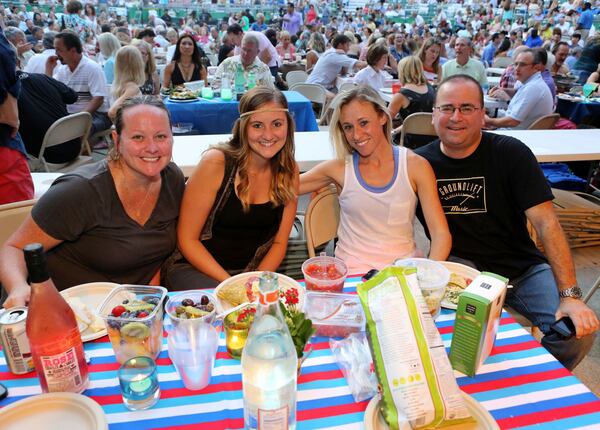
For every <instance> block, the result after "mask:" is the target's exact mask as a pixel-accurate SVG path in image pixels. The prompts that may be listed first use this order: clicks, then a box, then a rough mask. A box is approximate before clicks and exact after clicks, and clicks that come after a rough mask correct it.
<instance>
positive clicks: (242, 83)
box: [234, 64, 246, 94]
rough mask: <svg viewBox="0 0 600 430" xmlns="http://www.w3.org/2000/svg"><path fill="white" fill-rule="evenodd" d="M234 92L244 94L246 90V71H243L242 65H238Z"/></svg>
mask: <svg viewBox="0 0 600 430" xmlns="http://www.w3.org/2000/svg"><path fill="white" fill-rule="evenodd" d="M234 90H235V92H236V94H244V91H245V90H246V77H245V76H244V69H242V65H241V64H238V66H237V69H236V70H235V80H234Z"/></svg>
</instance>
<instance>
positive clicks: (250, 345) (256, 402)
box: [242, 272, 298, 430]
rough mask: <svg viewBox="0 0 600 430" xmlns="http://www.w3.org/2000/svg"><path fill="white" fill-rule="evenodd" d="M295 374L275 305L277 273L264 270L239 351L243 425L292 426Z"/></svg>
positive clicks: (280, 428) (295, 362)
mask: <svg viewBox="0 0 600 430" xmlns="http://www.w3.org/2000/svg"><path fill="white" fill-rule="evenodd" d="M297 377H298V357H297V355H296V349H295V347H294V343H293V341H292V337H291V336H290V332H289V330H288V327H287V324H286V322H285V320H284V318H283V314H282V313H281V309H280V306H279V284H278V280H277V274H275V273H270V272H264V273H263V274H262V275H261V276H260V281H259V293H258V308H257V311H256V317H255V319H254V323H253V324H252V327H251V329H250V334H249V335H248V339H247V340H246V345H245V346H244V350H243V352H242V385H243V393H244V425H245V428H246V429H252V430H255V429H261V428H269V429H273V430H287V429H292V430H293V429H295V428H296V390H297V386H296V383H297Z"/></svg>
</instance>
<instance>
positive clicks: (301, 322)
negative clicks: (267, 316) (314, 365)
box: [279, 288, 315, 358]
mask: <svg viewBox="0 0 600 430" xmlns="http://www.w3.org/2000/svg"><path fill="white" fill-rule="evenodd" d="M280 297H281V300H280V301H279V306H280V307H281V313H282V314H283V317H284V318H285V322H286V323H287V326H288V329H289V330H290V335H291V336H292V341H293V342H294V346H295V347H296V354H297V355H298V358H301V357H302V355H303V354H304V347H305V346H306V344H307V343H308V341H309V340H310V337H311V336H312V335H313V334H314V332H315V328H314V327H313V325H312V321H311V320H310V319H308V318H306V315H305V314H304V312H302V311H300V310H299V309H298V308H297V305H298V290H297V289H296V288H290V289H288V290H286V291H282V292H281V293H280ZM284 302H285V304H284Z"/></svg>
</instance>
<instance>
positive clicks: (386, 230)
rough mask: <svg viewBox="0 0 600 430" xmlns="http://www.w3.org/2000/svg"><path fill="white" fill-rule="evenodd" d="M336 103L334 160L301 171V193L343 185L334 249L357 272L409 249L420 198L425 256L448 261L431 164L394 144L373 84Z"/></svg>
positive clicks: (448, 241)
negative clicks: (426, 237)
mask: <svg viewBox="0 0 600 430" xmlns="http://www.w3.org/2000/svg"><path fill="white" fill-rule="evenodd" d="M334 103H335V106H336V108H335V110H334V112H333V116H332V120H331V126H330V132H331V139H332V142H333V144H334V147H335V150H336V155H337V159H335V160H329V161H325V162H323V163H321V164H319V165H317V166H315V167H314V168H313V169H311V170H310V171H309V172H306V173H304V174H302V175H300V194H305V193H310V192H314V191H317V190H319V189H321V188H323V187H325V186H327V185H329V184H331V183H334V184H336V186H337V187H338V189H341V192H340V196H339V200H340V210H341V214H340V224H339V227H338V243H337V246H336V249H335V255H336V256H337V257H339V258H341V259H343V260H344V261H345V262H346V264H347V265H348V268H349V272H350V273H354V274H359V273H366V272H367V271H369V270H370V269H382V268H383V267H385V266H387V265H389V264H391V263H392V262H393V261H394V260H395V259H396V258H404V257H410V256H414V255H415V254H416V253H417V252H418V250H417V249H416V247H415V242H414V237H413V222H414V218H415V208H416V205H417V199H418V201H420V202H421V207H422V209H423V214H424V215H425V220H426V222H427V228H428V230H429V232H430V234H431V250H430V253H429V258H431V259H433V260H445V259H446V258H447V257H448V254H449V253H450V247H451V242H452V240H451V237H450V232H449V230H448V224H447V222H446V218H445V216H444V213H443V211H442V206H441V204H440V201H439V199H438V194H437V190H436V182H435V175H434V173H433V170H432V169H431V166H430V165H429V163H428V162H427V161H426V160H425V159H424V158H422V157H420V156H419V155H417V154H415V153H413V152H412V151H410V150H409V149H407V148H404V147H394V146H392V144H391V124H392V122H391V119H390V116H389V113H388V111H387V109H386V107H385V103H384V101H383V100H382V99H381V97H380V96H379V94H378V93H377V91H375V90H373V89H372V88H370V87H367V86H358V87H356V88H354V89H353V90H351V91H348V92H343V93H341V94H339V95H338V96H337V98H336V99H335V101H334Z"/></svg>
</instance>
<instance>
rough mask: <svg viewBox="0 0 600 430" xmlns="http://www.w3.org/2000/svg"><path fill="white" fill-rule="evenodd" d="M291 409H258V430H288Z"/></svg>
mask: <svg viewBox="0 0 600 430" xmlns="http://www.w3.org/2000/svg"><path fill="white" fill-rule="evenodd" d="M289 413H290V412H289V408H288V406H287V405H286V406H284V407H282V408H279V409H269V410H266V409H260V408H259V409H258V430H287V429H288V417H289Z"/></svg>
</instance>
